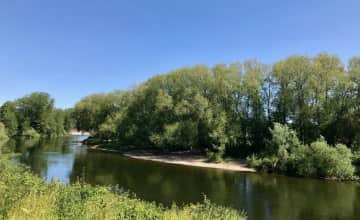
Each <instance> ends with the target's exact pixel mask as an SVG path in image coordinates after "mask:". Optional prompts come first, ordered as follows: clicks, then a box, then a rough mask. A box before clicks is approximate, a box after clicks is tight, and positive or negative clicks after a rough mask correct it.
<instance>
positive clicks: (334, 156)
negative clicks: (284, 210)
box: [247, 124, 355, 179]
mask: <svg viewBox="0 0 360 220" xmlns="http://www.w3.org/2000/svg"><path fill="white" fill-rule="evenodd" d="M271 133H272V136H273V137H272V140H271V144H270V146H272V149H271V151H269V152H268V153H267V154H266V155H265V156H264V157H256V156H254V155H252V156H251V157H248V158H247V161H248V163H249V165H250V166H252V167H255V168H257V169H259V170H266V171H273V172H281V173H287V174H290V175H298V176H308V177H321V178H335V179H352V178H353V177H354V172H355V168H354V166H353V165H352V162H353V160H354V159H353V154H352V152H351V150H350V149H349V148H347V147H346V146H345V145H342V144H337V145H336V146H334V147H333V146H330V145H328V144H327V142H326V141H325V140H324V138H323V137H322V138H320V139H319V140H317V141H315V142H312V143H311V144H310V145H302V144H300V143H299V140H298V138H297V135H296V133H295V132H294V131H293V130H291V129H289V128H288V127H287V126H285V125H281V124H275V126H274V129H272V130H271Z"/></svg>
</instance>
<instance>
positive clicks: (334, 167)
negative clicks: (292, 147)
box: [290, 140, 355, 179]
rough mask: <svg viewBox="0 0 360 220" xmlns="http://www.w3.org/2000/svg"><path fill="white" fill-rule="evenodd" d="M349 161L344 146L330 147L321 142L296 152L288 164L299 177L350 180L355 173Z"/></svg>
mask: <svg viewBox="0 0 360 220" xmlns="http://www.w3.org/2000/svg"><path fill="white" fill-rule="evenodd" d="M351 159H352V153H351V151H350V150H349V149H348V148H347V147H346V146H344V145H341V144H338V145H336V146H335V147H332V146H329V145H328V144H327V143H326V142H325V141H323V140H322V141H316V142H313V143H312V144H311V145H310V146H303V147H302V148H301V149H299V150H298V151H296V152H295V153H294V155H293V157H292V159H291V160H292V161H290V163H291V164H292V165H293V167H294V169H295V170H296V174H297V175H300V176H310V177H322V178H336V179H351V178H352V177H353V175H354V171H355V169H354V167H353V165H352V160H351Z"/></svg>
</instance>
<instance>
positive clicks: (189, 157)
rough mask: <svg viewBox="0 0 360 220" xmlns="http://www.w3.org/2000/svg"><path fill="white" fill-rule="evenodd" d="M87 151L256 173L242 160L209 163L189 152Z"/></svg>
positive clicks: (205, 159)
mask: <svg viewBox="0 0 360 220" xmlns="http://www.w3.org/2000/svg"><path fill="white" fill-rule="evenodd" d="M89 150H91V151H101V152H109V153H119V154H122V155H123V156H126V157H129V158H133V159H139V160H148V161H155V162H160V163H167V164H177V165H183V166H192V167H203V168H212V169H221V170H231V171H238V172H256V170H255V169H253V168H250V167H248V166H247V164H246V162H245V161H242V160H234V159H226V160H225V161H224V162H223V163H211V162H207V160H208V159H207V157H206V156H203V155H198V154H193V153H189V152H180V153H161V154H158V153H153V152H148V151H142V150H131V151H121V150H114V149H107V148H101V147H99V146H91V147H89Z"/></svg>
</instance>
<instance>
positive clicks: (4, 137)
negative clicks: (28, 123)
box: [0, 122, 8, 153]
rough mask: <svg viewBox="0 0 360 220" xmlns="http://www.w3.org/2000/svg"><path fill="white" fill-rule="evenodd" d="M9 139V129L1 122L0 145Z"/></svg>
mask: <svg viewBox="0 0 360 220" xmlns="http://www.w3.org/2000/svg"><path fill="white" fill-rule="evenodd" d="M7 140H8V136H7V131H6V129H5V126H4V124H3V123H1V122H0V147H1V146H2V145H4V143H5V142H6V141H7ZM0 153H1V152H0Z"/></svg>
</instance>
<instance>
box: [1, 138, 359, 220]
mask: <svg viewBox="0 0 360 220" xmlns="http://www.w3.org/2000/svg"><path fill="white" fill-rule="evenodd" d="M82 138H83V137H81V136H78V137H69V138H60V139H53V140H41V141H37V142H31V141H15V140H11V141H10V142H9V144H8V147H7V148H6V150H8V151H16V152H21V153H22V154H21V156H19V157H18V158H17V161H19V162H21V163H24V164H27V165H29V166H30V167H31V169H32V170H33V171H34V172H35V173H37V174H38V175H40V176H41V177H42V178H44V179H46V180H47V181H51V180H52V179H59V180H61V181H62V182H64V183H69V182H74V181H76V180H78V179H79V177H84V178H85V179H86V181H87V182H88V183H90V184H94V185H119V186H120V187H123V188H124V189H128V190H130V191H131V192H134V193H136V195H137V196H138V197H140V198H142V199H145V200H149V201H156V202H159V203H163V204H165V205H171V204H172V202H173V201H174V202H176V203H177V204H184V203H189V202H198V201H202V200H203V196H204V195H206V196H207V197H208V198H209V199H210V200H211V201H213V202H215V203H217V204H220V205H224V206H229V207H233V208H236V209H239V210H245V211H246V212H247V214H248V217H249V219H280V220H281V219H293V220H296V219H307V220H312V219H316V220H319V219H349V220H351V219H360V185H359V184H357V183H341V182H334V181H323V180H314V179H302V178H289V177H284V176H278V175H270V174H246V173H239V172H231V171H222V170H214V169H205V168H193V167H183V166H177V165H168V164H161V163H157V162H150V161H142V160H135V159H130V158H126V157H123V156H121V155H118V154H111V153H101V152H88V151H87V149H86V146H82V145H81V144H79V143H76V140H81V139H82Z"/></svg>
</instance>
